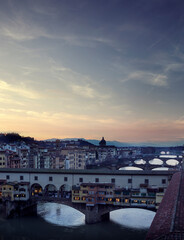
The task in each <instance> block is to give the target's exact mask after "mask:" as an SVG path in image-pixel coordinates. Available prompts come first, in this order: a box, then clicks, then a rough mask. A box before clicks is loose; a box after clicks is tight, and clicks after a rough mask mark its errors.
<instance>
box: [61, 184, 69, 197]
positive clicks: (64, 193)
mask: <svg viewBox="0 0 184 240" xmlns="http://www.w3.org/2000/svg"><path fill="white" fill-rule="evenodd" d="M59 195H60V196H61V198H68V199H70V198H71V195H72V187H71V186H70V185H68V184H63V185H62V186H61V187H60V188H59Z"/></svg>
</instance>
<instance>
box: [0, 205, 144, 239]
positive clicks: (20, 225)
mask: <svg viewBox="0 0 184 240" xmlns="http://www.w3.org/2000/svg"><path fill="white" fill-rule="evenodd" d="M124 210H126V209H124ZM127 210H128V209H127ZM120 211H123V209H122V210H120ZM132 211H133V210H132ZM38 213H39V214H38V216H28V217H21V218H15V219H8V220H7V219H6V220H5V219H2V218H0V240H75V239H82V240H102V239H105V240H112V239H116V240H122V239H123V240H143V239H145V237H146V233H147V230H148V229H146V228H144V229H143V228H142V227H141V228H136V226H134V227H130V226H129V227H127V226H128V225H127V226H125V225H123V224H124V222H123V221H125V222H132V219H131V217H130V216H131V215H132V217H133V216H134V218H135V217H136V215H138V214H137V213H138V212H136V211H134V212H132V213H131V214H130V213H127V212H126V211H125V212H124V215H121V217H120V218H119V220H118V215H116V216H115V220H118V221H119V223H116V222H115V221H114V220H113V216H111V221H107V222H101V223H97V224H85V223H84V216H83V215H81V214H80V213H79V215H78V213H77V214H76V213H75V212H73V209H69V208H68V207H67V206H64V205H59V204H56V203H45V204H39V206H38ZM114 213H115V211H114ZM116 214H117V213H116ZM73 217H74V218H73ZM78 217H79V218H78ZM76 218H77V219H76ZM144 221H145V220H143V219H142V218H141V216H140V219H139V222H142V223H143V224H145V223H144ZM146 221H147V220H146ZM134 224H136V222H135V221H134Z"/></svg>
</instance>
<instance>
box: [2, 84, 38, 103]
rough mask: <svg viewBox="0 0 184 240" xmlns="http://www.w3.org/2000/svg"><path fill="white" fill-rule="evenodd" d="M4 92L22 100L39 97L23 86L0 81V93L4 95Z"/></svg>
mask: <svg viewBox="0 0 184 240" xmlns="http://www.w3.org/2000/svg"><path fill="white" fill-rule="evenodd" d="M5 91H6V92H7V93H10V94H11V93H15V94H17V95H19V96H22V97H24V98H29V99H39V98H40V96H39V95H38V94H37V93H36V92H34V91H31V90H28V89H26V88H25V87H24V86H21V85H19V86H17V85H11V84H8V83H7V82H5V81H3V80H0V92H2V93H4V92H5Z"/></svg>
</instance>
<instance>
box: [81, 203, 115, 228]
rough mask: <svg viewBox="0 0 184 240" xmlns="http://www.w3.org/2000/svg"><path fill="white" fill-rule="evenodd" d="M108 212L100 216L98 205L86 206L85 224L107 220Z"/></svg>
mask: <svg viewBox="0 0 184 240" xmlns="http://www.w3.org/2000/svg"><path fill="white" fill-rule="evenodd" d="M109 216H110V215H109V212H108V213H105V214H102V213H101V211H100V209H99V205H97V204H96V205H94V206H86V212H85V221H86V223H87V224H93V223H98V222H102V221H108V220H109Z"/></svg>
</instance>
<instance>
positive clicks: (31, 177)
mask: <svg viewBox="0 0 184 240" xmlns="http://www.w3.org/2000/svg"><path fill="white" fill-rule="evenodd" d="M0 179H1V180H8V181H11V182H19V183H24V182H28V183H29V185H30V189H31V188H32V186H34V185H35V184H39V185H40V186H41V187H42V189H45V188H46V187H47V186H48V185H49V184H52V185H54V186H55V187H56V189H57V190H59V189H60V187H61V186H63V185H66V184H67V185H68V186H69V187H70V188H72V186H80V185H81V183H83V184H84V183H89V184H90V183H95V182H96V183H106V184H112V183H113V184H114V185H115V187H116V188H125V189H128V188H129V189H137V188H140V186H142V185H144V184H149V186H153V187H154V186H157V187H159V188H167V190H166V192H165V194H164V197H163V200H162V202H161V204H160V206H159V208H158V210H157V213H156V215H155V218H154V220H153V222H152V225H151V227H150V229H149V231H148V234H147V238H146V239H147V240H151V239H155V240H156V239H184V238H183V237H184V172H183V171H177V172H176V171H170V170H169V171H102V170H67V171H66V170H50V169H49V170H46V169H43V170H40V169H0ZM50 199H51V198H50ZM37 200H38V201H39V199H37ZM46 201H47V199H46ZM56 201H58V198H56ZM60 202H61V203H63V204H66V205H70V206H73V207H75V208H76V209H78V210H80V211H81V212H83V213H84V214H85V215H86V222H87V223H93V222H98V221H100V220H103V219H107V217H108V214H109V212H110V211H113V210H115V209H118V208H120V207H122V206H120V207H119V206H113V205H111V206H106V205H103V206H101V207H97V206H89V207H84V205H81V204H79V205H78V204H77V203H71V201H70V202H69V201H67V200H66V199H65V201H62V200H61V201H60ZM123 207H125V206H123ZM129 207H131V206H129Z"/></svg>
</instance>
